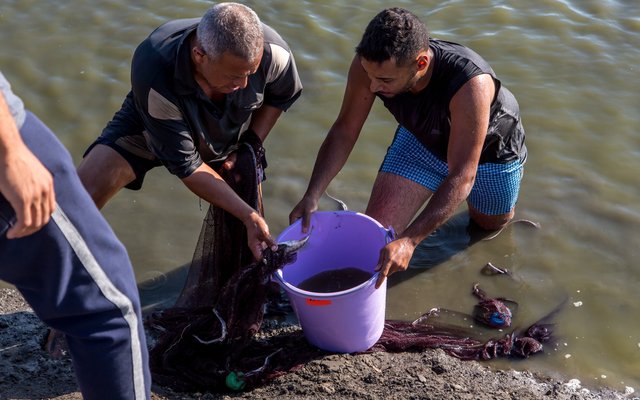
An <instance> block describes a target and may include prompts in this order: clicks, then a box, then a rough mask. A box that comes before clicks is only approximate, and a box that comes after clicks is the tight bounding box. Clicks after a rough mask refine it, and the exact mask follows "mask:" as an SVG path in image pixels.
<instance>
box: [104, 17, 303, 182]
mask: <svg viewBox="0 0 640 400" xmlns="http://www.w3.org/2000/svg"><path fill="white" fill-rule="evenodd" d="M199 21H200V19H199V18H195V19H183V20H175V21H170V22H167V23H166V24H164V25H162V26H160V27H159V28H157V29H156V30H155V31H154V32H152V33H151V35H149V37H148V38H147V39H145V40H144V41H143V42H142V43H141V44H140V45H139V46H138V48H137V49H136V51H135V53H134V56H133V61H132V66H131V83H132V92H131V93H129V95H128V96H127V99H126V100H125V104H123V108H122V109H121V110H120V111H119V112H118V113H117V114H116V116H115V117H114V120H113V121H111V122H110V123H109V125H108V126H107V128H105V132H103V136H109V137H110V138H111V139H112V140H113V141H114V142H115V143H117V144H118V145H119V146H121V147H122V148H124V149H125V150H127V151H128V152H130V153H133V154H135V155H136V156H138V157H142V158H149V157H155V158H156V159H157V160H159V161H160V162H161V163H162V164H164V165H165V166H166V167H167V169H168V170H169V171H170V172H171V173H172V174H175V175H177V176H178V177H179V178H185V177H187V176H189V175H191V173H193V171H194V170H195V169H196V168H198V167H199V166H200V165H201V164H202V162H207V163H210V162H215V161H219V160H221V159H224V158H225V157H226V156H227V155H228V154H229V153H230V152H231V151H233V150H234V149H235V148H236V145H237V143H238V139H239V138H240V135H241V134H242V133H243V132H244V131H246V130H247V129H248V127H249V123H250V121H251V115H252V113H253V112H254V111H255V110H257V109H258V108H260V107H261V106H262V105H263V104H267V105H270V106H273V107H276V108H279V109H282V110H284V111H286V110H287V109H288V108H289V107H290V106H291V105H292V104H293V103H294V102H295V101H296V99H297V98H298V97H299V96H300V94H301V91H302V84H301V82H300V78H299V76H298V71H297V69H296V65H295V61H294V58H293V55H292V54H291V51H290V50H289V47H288V45H287V43H286V42H285V41H284V40H283V39H282V38H281V37H280V35H278V33H277V32H276V31H275V30H273V29H272V28H270V27H268V26H266V25H263V27H264V43H265V45H264V53H263V56H262V61H261V62H260V65H259V67H258V70H257V71H256V73H254V74H252V75H250V76H249V78H248V84H247V86H246V87H245V88H244V89H240V90H237V91H235V92H233V93H230V94H227V95H226V98H225V100H224V104H216V103H214V102H212V101H211V100H210V99H209V98H208V97H207V96H206V95H205V94H204V92H203V91H202V89H201V88H200V87H199V86H198V84H197V83H196V81H195V78H194V70H193V66H192V64H191V48H190V46H189V42H190V39H191V37H192V35H195V31H196V28H197V24H198V22H199ZM132 113H135V114H137V115H131V114H132ZM136 120H137V122H136ZM132 125H137V126H138V129H131V128H130V127H131V126H132ZM123 127H124V129H123ZM140 127H142V129H139V128H140ZM132 130H133V132H132ZM136 130H137V132H135V131H136ZM141 130H142V132H141ZM140 134H144V138H145V139H146V146H145V147H147V148H146V149H143V148H140V146H139V144H140V141H139V140H136V139H134V138H132V137H131V136H132V135H140ZM114 135H115V136H118V137H117V138H114V137H113V136H114ZM136 146H138V148H136ZM148 151H150V152H151V154H148ZM145 152H147V154H146V155H145Z"/></svg>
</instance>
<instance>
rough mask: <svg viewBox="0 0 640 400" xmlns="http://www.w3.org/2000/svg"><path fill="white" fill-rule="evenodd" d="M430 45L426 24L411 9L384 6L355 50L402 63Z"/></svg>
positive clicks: (372, 58)
mask: <svg viewBox="0 0 640 400" xmlns="http://www.w3.org/2000/svg"><path fill="white" fill-rule="evenodd" d="M428 48H429V32H428V31H427V27H426V25H425V24H424V23H423V22H422V21H421V20H420V19H419V18H418V17H417V16H415V15H414V14H412V13H411V12H409V11H407V10H405V9H403V8H399V7H393V8H386V9H384V10H382V11H381V12H380V13H378V15H376V16H375V17H374V18H373V19H372V20H371V22H369V25H368V26H367V29H366V30H365V31H364V34H363V35H362V40H361V41H360V44H358V46H357V47H356V54H358V55H359V56H360V57H362V58H364V59H366V60H368V61H373V62H378V63H382V62H384V61H387V60H390V59H392V58H393V59H395V61H396V63H397V65H399V66H401V65H406V64H407V63H409V62H411V61H412V60H413V59H414V57H415V56H417V55H418V53H419V52H420V51H423V50H426V49H428Z"/></svg>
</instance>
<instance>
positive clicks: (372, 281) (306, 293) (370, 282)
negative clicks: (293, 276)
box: [273, 268, 387, 299]
mask: <svg viewBox="0 0 640 400" xmlns="http://www.w3.org/2000/svg"><path fill="white" fill-rule="evenodd" d="M273 275H274V276H275V278H276V280H277V281H278V282H279V283H280V284H281V285H282V286H283V287H284V288H285V290H289V291H291V292H293V293H296V294H299V295H302V296H306V297H313V298H316V299H325V298H336V297H343V296H346V295H349V294H351V293H353V292H356V291H358V290H361V289H364V288H367V287H369V286H371V285H374V284H375V282H376V281H377V280H378V277H379V276H380V271H377V272H376V273H374V274H373V275H372V276H371V278H369V279H367V280H366V281H364V282H362V283H361V284H359V285H356V286H354V287H352V288H349V289H346V290H341V291H339V292H310V291H308V290H303V289H300V288H299V287H296V286H294V285H292V284H290V283H289V282H287V281H285V280H284V278H283V277H282V268H280V269H278V270H277V271H276V272H274V274H273ZM386 283H387V280H386V279H385V281H384V283H383V285H386ZM378 289H380V288H378ZM376 290H377V289H376Z"/></svg>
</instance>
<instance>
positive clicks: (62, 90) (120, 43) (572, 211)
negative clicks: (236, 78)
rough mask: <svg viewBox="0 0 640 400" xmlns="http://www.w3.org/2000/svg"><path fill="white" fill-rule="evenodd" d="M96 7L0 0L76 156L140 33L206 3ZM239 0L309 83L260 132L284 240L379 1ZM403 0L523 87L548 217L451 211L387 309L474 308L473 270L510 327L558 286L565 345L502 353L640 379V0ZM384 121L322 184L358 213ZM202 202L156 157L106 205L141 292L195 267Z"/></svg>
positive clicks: (530, 194)
mask: <svg viewBox="0 0 640 400" xmlns="http://www.w3.org/2000/svg"><path fill="white" fill-rule="evenodd" d="M94 3H95V2H85V1H79V0H69V1H66V2H64V3H58V2H53V1H45V0H20V1H16V0H9V1H4V2H3V3H2V7H1V8H0V33H1V34H2V37H3V39H4V40H5V46H3V50H2V55H0V60H1V62H0V68H2V70H3V72H4V73H5V75H7V76H8V77H9V78H10V80H11V81H12V83H13V85H14V88H15V90H16V91H17V92H18V93H19V94H21V95H22V97H23V98H24V100H25V102H26V104H27V106H28V107H29V108H30V109H31V110H33V111H35V112H36V113H37V114H38V115H39V116H40V117H41V118H42V119H43V120H44V121H46V122H47V123H48V124H49V125H50V126H51V127H52V128H53V129H54V131H55V132H57V133H58V135H59V136H60V138H61V140H62V141H63V142H64V143H65V145H66V146H67V147H68V148H69V150H70V152H71V154H72V156H73V157H74V159H75V160H77V161H79V160H80V157H81V156H82V153H83V152H84V150H85V148H86V147H87V145H88V144H89V143H91V141H92V140H93V139H94V138H95V137H96V136H97V135H98V134H99V133H100V131H101V130H102V128H103V127H104V125H105V123H106V122H107V121H108V120H109V119H110V118H111V116H112V114H113V113H114V112H115V111H116V110H117V109H118V108H119V106H120V104H121V102H122V100H123V98H124V95H125V94H126V92H127V91H128V87H129V83H128V79H129V62H130V58H131V54H132V52H133V50H134V48H135V46H136V45H137V43H139V42H140V41H141V40H142V39H143V38H144V37H145V36H146V35H147V34H148V33H149V32H150V31H151V30H152V29H153V28H155V27H156V26H157V25H159V24H160V23H161V22H163V21H164V20H166V19H169V18H181V17H192V16H197V15H200V14H202V12H203V11H204V10H205V9H206V8H207V7H208V6H209V4H210V3H209V2H193V1H186V0H174V1H167V0H158V1H155V2H153V5H152V6H151V7H150V6H149V5H148V3H146V2H140V1H137V0H136V1H120V2H117V1H111V2H106V3H100V5H99V7H96V4H94ZM247 4H249V5H251V6H252V7H254V8H255V10H256V11H257V12H258V13H259V14H260V15H261V16H262V18H263V20H264V21H265V22H267V23H269V24H271V25H272V26H274V27H275V28H276V29H277V30H278V31H279V32H280V33H281V34H282V35H283V36H284V37H285V38H286V39H287V40H288V41H289V43H290V45H291V47H292V49H293V51H294V53H295V55H296V60H297V63H298V67H299V69H300V72H301V75H302V79H303V83H304V85H305V90H304V93H303V96H302V98H301V99H300V100H299V101H298V102H297V103H296V104H295V105H294V106H293V107H292V108H291V110H289V111H288V112H287V113H286V114H285V115H284V117H283V118H281V120H280V121H279V122H278V124H277V125H276V128H275V129H274V131H273V132H272V134H271V135H270V137H269V138H268V140H267V142H266V147H267V156H268V157H269V171H267V173H268V177H269V179H268V181H267V182H266V185H265V187H264V193H265V207H266V214H267V221H268V222H269V224H270V228H271V231H272V232H273V233H274V234H276V235H277V234H278V233H279V232H281V231H282V230H283V229H284V228H285V227H286V225H287V219H288V214H289V212H290V210H291V208H292V207H293V205H294V204H295V203H296V202H297V200H298V199H299V198H300V196H301V195H302V194H303V192H304V190H305V188H306V181H307V179H308V177H309V175H310V172H311V169H312V167H313V161H314V159H315V155H316V152H317V149H318V147H319V145H320V143H321V141H322V139H323V138H324V135H325V133H326V131H327V129H328V128H329V127H330V125H331V123H332V122H333V118H335V116H336V115H337V112H338V110H339V108H340V101H341V97H342V93H343V91H344V83H345V73H346V71H347V68H348V65H349V63H350V60H351V57H352V55H353V48H354V46H355V45H356V44H357V42H358V40H359V39H360V35H361V34H362V31H363V29H364V27H365V26H366V24H367V23H368V21H369V20H370V18H371V17H372V16H373V15H375V13H377V12H378V11H379V10H380V9H381V8H383V7H384V6H385V5H386V2H384V1H382V0H367V1H360V0H358V1H352V2H349V3H348V4H345V3H344V2H339V1H336V0H328V1H325V2H313V1H291V0H274V1H270V2H258V1H248V2H247ZM396 4H398V5H400V6H405V7H407V8H411V9H412V10H413V11H415V12H416V13H417V14H419V15H422V16H424V17H425V19H426V21H427V24H428V26H429V28H430V30H431V32H432V34H433V35H434V36H436V37H440V38H443V39H448V40H452V41H458V42H461V43H463V44H466V45H469V46H470V47H472V48H474V49H475V50H476V51H478V52H479V53H480V54H482V55H483V56H484V57H485V58H486V59H487V60H488V61H489V63H490V64H491V65H492V67H493V69H494V70H495V71H496V73H497V74H498V76H499V77H500V78H501V80H502V81H503V82H504V83H505V84H506V85H507V87H508V88H509V89H510V90H511V91H512V92H513V93H514V94H515V95H516V97H517V98H518V100H519V102H520V106H521V110H522V115H523V122H524V125H525V129H526V131H527V147H528V149H529V160H528V162H527V165H526V167H525V176H524V181H523V184H522V192H521V197H520V199H519V203H518V205H517V213H516V214H517V215H516V217H520V218H527V219H531V220H534V221H537V222H540V223H541V226H542V228H541V229H539V230H536V229H530V228H529V227H525V226H520V225H513V226H512V227H510V228H509V229H508V230H506V231H505V232H503V233H501V234H500V235H499V236H498V237H496V238H495V239H493V240H490V241H482V240H480V241H476V242H475V243H473V244H472V245H471V246H469V240H470V239H469V235H468V233H467V232H466V228H467V222H466V221H465V216H466V213H465V209H464V206H463V207H461V210H460V212H459V213H458V214H456V217H455V218H454V220H453V221H451V222H450V224H448V225H446V226H445V227H443V228H442V229H440V230H439V231H438V232H437V233H436V234H435V235H434V236H433V237H432V238H429V240H428V241H427V242H426V243H424V244H423V245H421V246H420V249H419V252H418V253H417V254H416V257H414V262H413V268H412V270H411V271H410V272H406V273H405V274H406V275H405V278H404V279H403V278H400V275H398V278H394V279H397V281H396V282H395V283H394V285H393V286H392V287H390V290H389V292H388V294H387V302H388V304H387V317H389V318H403V319H415V318H416V317H418V316H419V315H421V314H422V313H423V312H424V311H426V310H428V309H430V308H433V307H443V308H447V309H450V310H457V311H460V312H466V313H468V312H469V311H470V310H472V308H473V305H474V303H475V300H476V299H475V298H474V297H473V295H472V294H471V288H472V286H473V284H474V283H480V285H481V286H482V287H483V288H485V290H486V291H487V292H488V293H492V294H495V295H498V296H502V297H506V298H509V299H513V300H514V301H517V302H518V304H519V309H518V314H517V315H516V316H515V318H514V321H513V323H514V327H519V328H522V327H525V326H527V324H530V323H531V322H533V321H536V320H537V319H539V318H540V317H541V316H544V315H546V314H547V313H548V312H549V311H550V310H552V309H554V307H555V306H557V305H558V304H560V303H561V301H562V300H563V299H565V298H567V299H568V302H567V303H566V304H565V306H564V307H563V308H562V309H561V310H560V312H559V313H558V314H557V316H556V321H557V323H558V325H557V334H558V335H559V336H560V337H561V338H562V341H561V346H560V347H559V348H558V349H548V350H547V353H546V354H545V355H544V356H536V357H532V358H531V359H529V360H526V361H525V362H522V363H517V364H511V363H509V362H507V361H497V362H495V365H496V366H500V367H512V368H517V369H531V370H537V371H542V372H545V373H551V374H561V375H563V376H566V377H575V378H578V379H580V380H581V381H582V382H583V383H584V384H586V385H590V386H599V385H608V386H613V387H616V388H621V389H624V387H625V386H633V387H635V388H636V390H640V378H639V377H640V373H639V371H640V322H639V320H638V318H637V316H638V315H640V302H638V301H637V297H636V296H635V293H636V291H637V287H636V286H637V284H638V282H640V268H638V266H637V263H636V260H637V259H638V258H639V256H640V236H639V235H638V234H637V232H638V225H639V223H640V185H639V184H638V177H637V172H636V171H638V170H639V169H640V136H639V135H637V130H638V127H639V126H640V124H639V123H638V122H639V117H638V110H639V109H640V96H638V93H640V87H639V86H640V83H639V80H638V73H639V71H638V68H639V67H638V65H639V60H640V53H639V50H638V49H640V2H637V1H600V0H565V1H555V2H551V1H541V2H535V3H530V2H529V3H526V2H517V1H513V0H478V1H474V2H467V1H461V0H452V1H447V2H435V1H427V2H425V1H415V0H413V1H409V0H400V1H398V2H396ZM394 128H395V124H394V122H393V120H392V119H391V117H390V116H389V115H388V113H387V112H386V111H385V110H384V109H383V108H382V107H381V106H380V104H376V105H375V106H374V109H373V111H372V115H371V117H370V118H369V120H368V121H367V123H366V124H365V128H364V130H363V132H362V135H361V139H360V142H359V144H358V146H357V148H356V149H355V150H354V152H353V154H352V156H351V158H350V159H349V162H348V163H347V165H346V167H345V169H344V170H343V171H342V172H341V174H340V175H339V176H338V177H337V178H336V179H335V180H334V182H333V183H332V184H331V187H330V190H331V193H332V194H333V195H335V196H336V197H338V198H340V199H342V200H344V201H345V202H346V203H347V204H348V205H349V208H350V209H352V210H355V211H362V210H364V208H365V206H366V203H367V200H368V194H369V191H370V189H371V185H372V183H373V180H374V178H375V175H376V172H377V169H378V166H379V163H380V161H381V159H382V156H383V155H384V152H385V150H386V148H387V146H388V145H389V142H390V140H391V138H392V136H393V131H394ZM203 210H204V211H206V207H205V206H201V205H200V204H199V202H198V200H197V199H196V198H194V196H193V195H192V194H190V193H189V192H188V191H187V190H186V189H185V188H184V187H183V185H182V184H181V183H180V182H179V181H178V180H177V179H175V178H174V177H171V176H169V174H168V173H167V172H166V171H164V170H160V169H158V170H157V171H153V172H152V173H151V174H150V176H149V177H148V178H147V182H146V183H145V187H144V189H143V190H142V191H141V192H131V191H126V192H123V193H121V194H119V195H118V196H117V198H116V199H114V200H113V201H112V202H111V203H110V204H109V205H108V206H107V207H106V208H105V210H104V213H105V215H106V217H107V218H108V220H109V221H110V222H111V224H112V226H113V227H114V230H115V231H116V233H117V234H118V236H119V237H120V238H121V240H122V241H123V242H124V243H125V244H126V246H127V248H128V250H129V254H130V255H131V258H132V260H133V264H134V267H135V270H136V275H137V276H138V279H139V281H141V282H142V281H145V282H148V283H145V284H144V285H142V289H143V296H145V302H146V304H160V303H163V301H165V300H166V301H169V300H170V299H171V296H177V294H176V292H177V291H179V283H178V284H176V282H179V281H180V279H179V278H176V277H179V275H180V273H181V272H180V271H183V270H180V268H181V267H182V266H184V265H187V264H188V263H189V262H190V259H191V254H192V252H193V249H194V247H195V243H196V240H197V237H198V233H199V230H200V226H201V221H202V218H203V216H204V211H203ZM488 262H491V263H492V264H494V265H496V266H498V267H501V268H507V269H509V271H511V272H512V277H505V276H486V275H483V274H482V273H481V272H480V271H481V269H482V267H483V266H484V265H486V264H487V263H488ZM174 270H177V272H174ZM415 271H417V272H415ZM165 278H166V280H165ZM174 278H175V279H174ZM147 284H148V285H151V287H148V286H145V285H147ZM172 285H173V286H172Z"/></svg>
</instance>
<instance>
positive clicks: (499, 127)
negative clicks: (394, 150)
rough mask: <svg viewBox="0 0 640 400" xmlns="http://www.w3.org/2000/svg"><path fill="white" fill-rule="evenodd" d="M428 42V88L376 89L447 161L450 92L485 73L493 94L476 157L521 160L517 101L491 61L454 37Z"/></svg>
mask: <svg viewBox="0 0 640 400" xmlns="http://www.w3.org/2000/svg"><path fill="white" fill-rule="evenodd" d="M429 47H430V48H431V50H432V51H433V54H434V57H433V60H432V62H433V63H434V65H433V74H432V76H431V80H430V81H429V84H428V85H427V87H426V88H424V89H423V90H422V91H421V92H419V93H416V94H414V93H410V92H406V93H401V94H398V95H396V96H394V97H392V98H386V97H384V96H380V95H378V97H380V99H381V100H382V101H383V103H384V105H385V107H387V109H389V111H390V112H391V114H393V116H394V117H395V118H396V121H398V123H399V124H400V125H402V126H404V127H405V128H406V129H407V130H409V131H410V132H411V133H413V134H414V135H415V136H416V138H418V140H420V142H422V143H423V144H424V145H425V146H426V147H427V149H429V151H431V152H432V153H433V154H435V155H436V156H437V157H438V158H439V159H441V160H442V161H444V162H446V161H447V147H448V143H449V134H450V130H451V114H450V112H449V103H450V102H451V98H452V97H453V96H454V95H455V93H456V92H457V91H458V90H459V89H460V88H461V87H462V85H464V84H465V83H466V82H467V81H469V80H470V79H471V78H473V77H474V76H476V75H480V74H489V75H491V76H492V77H493V81H494V82H495V85H496V93H497V96H496V98H495V100H494V101H493V103H492V105H491V116H490V119H489V129H488V130H487V136H486V139H485V142H484V145H483V148H482V154H481V155H480V163H481V164H482V163H487V162H490V163H507V162H511V161H515V160H522V161H524V160H525V159H526V156H527V148H526V146H525V144H524V129H523V127H522V123H521V120H520V108H519V106H518V102H517V101H516V99H515V97H514V96H513V94H511V92H510V91H508V90H507V88H505V87H504V86H503V85H502V84H501V82H500V80H498V78H497V77H496V75H495V73H494V72H493V69H492V68H491V67H490V66H489V64H488V63H487V62H486V61H485V60H484V59H483V58H482V57H480V56H479V55H478V54H477V53H475V52H474V51H473V50H471V49H469V48H467V47H464V46H462V45H459V44H457V43H452V42H447V41H444V40H438V39H431V40H430V44H429Z"/></svg>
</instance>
